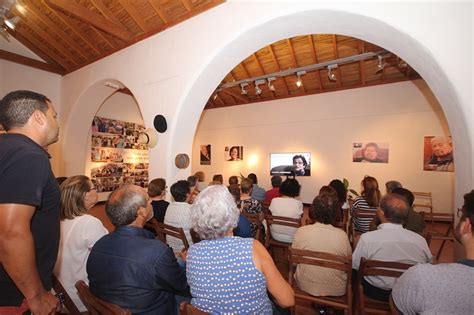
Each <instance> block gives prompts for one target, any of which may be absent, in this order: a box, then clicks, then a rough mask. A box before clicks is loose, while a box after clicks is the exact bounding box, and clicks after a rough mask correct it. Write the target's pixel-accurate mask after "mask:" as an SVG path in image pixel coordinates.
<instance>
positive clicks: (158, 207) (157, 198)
mask: <svg viewBox="0 0 474 315" xmlns="http://www.w3.org/2000/svg"><path fill="white" fill-rule="evenodd" d="M166 188H167V186H166V181H165V180H164V179H163V178H155V179H154V180H152V181H151V182H150V183H149V184H148V197H150V200H151V206H152V207H153V216H154V217H155V219H157V220H158V222H161V223H163V221H164V220H165V214H166V209H168V205H169V204H170V203H169V202H168V201H166V200H165V197H166Z"/></svg>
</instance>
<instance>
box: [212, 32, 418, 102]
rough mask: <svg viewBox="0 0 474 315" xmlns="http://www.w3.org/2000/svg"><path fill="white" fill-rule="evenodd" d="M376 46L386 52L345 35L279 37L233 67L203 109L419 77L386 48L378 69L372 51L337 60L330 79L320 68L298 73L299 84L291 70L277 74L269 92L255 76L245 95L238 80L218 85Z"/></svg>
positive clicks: (306, 64) (342, 56) (364, 51)
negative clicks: (350, 59)
mask: <svg viewBox="0 0 474 315" xmlns="http://www.w3.org/2000/svg"><path fill="white" fill-rule="evenodd" d="M380 51H384V49H383V48H382V47H378V46H376V45H374V44H371V43H368V42H364V41H362V40H360V39H357V38H353V37H348V36H343V35H333V34H323V35H305V36H297V37H292V38H287V39H283V40H280V41H277V42H275V43H273V44H271V45H269V46H266V47H263V48H262V49H260V50H258V51H257V52H255V53H253V54H252V55H250V56H248V57H247V58H246V59H245V60H243V61H242V62H240V63H239V64H238V65H237V66H235V67H234V69H232V70H231V71H230V72H229V73H228V74H227V75H226V76H225V78H224V79H223V80H222V82H221V84H220V85H219V86H218V87H217V88H216V91H214V93H213V94H212V95H211V96H210V98H209V100H208V102H207V105H206V109H211V108H219V107H225V106H234V105H242V104H249V103H255V102H263V101H270V100H275V99H282V98H287V97H297V96H304V95H310V94H317V93H325V92H332V91H338V90H344V89H352V88H360V87H365V86H373V85H379V84H387V83H394V82H400V81H406V80H413V79H418V78H420V76H419V75H418V73H416V72H415V71H414V70H413V69H412V68H411V67H410V65H408V64H407V63H406V62H404V61H403V60H401V59H400V58H399V57H397V56H396V55H394V54H393V53H390V52H386V53H384V54H383V56H384V59H383V64H385V66H384V67H383V69H382V70H380V69H379V68H378V64H379V61H378V58H377V56H375V58H371V59H367V60H363V61H355V62H350V63H346V64H342V65H339V66H338V67H337V69H335V70H333V72H334V74H335V75H336V78H337V79H336V80H335V81H332V80H329V78H328V70H327V69H326V68H325V67H323V68H322V69H318V70H314V71H308V72H307V73H306V74H304V75H302V76H301V80H302V84H301V86H300V87H298V86H297V85H296V81H297V76H296V74H294V73H292V74H291V75H287V76H284V77H278V76H277V78H276V80H275V81H272V84H273V86H274V90H273V91H272V90H271V89H270V88H269V86H268V85H267V84H262V85H259V88H261V89H262V92H261V94H257V93H256V91H255V85H254V83H253V80H252V83H249V85H248V86H246V87H245V90H246V92H247V94H242V92H241V87H240V86H239V85H237V86H234V87H230V88H222V85H224V84H229V83H232V82H236V81H241V80H245V79H249V78H259V77H262V76H265V75H268V74H271V73H279V72H281V71H285V70H288V69H296V68H301V67H305V66H309V65H313V64H321V63H323V64H324V63H330V62H331V61H333V60H338V59H341V58H345V57H351V56H356V55H360V54H363V53H368V52H374V53H375V52H380ZM378 70H379V71H378Z"/></svg>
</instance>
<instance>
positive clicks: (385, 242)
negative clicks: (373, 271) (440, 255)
mask: <svg viewBox="0 0 474 315" xmlns="http://www.w3.org/2000/svg"><path fill="white" fill-rule="evenodd" d="M409 208H410V206H409V205H408V202H407V201H406V199H405V197H403V196H400V195H397V194H387V195H385V196H384V197H383V198H382V199H381V201H380V207H379V209H378V210H377V216H378V217H379V219H380V221H381V222H382V223H381V224H380V225H379V226H378V227H377V230H376V231H372V232H367V233H364V234H362V235H361V237H360V239H359V242H357V246H356V248H355V250H354V254H353V255H352V268H353V269H355V270H358V269H359V264H360V259H361V257H365V258H366V259H370V260H383V261H393V262H401V263H406V264H417V263H429V262H431V259H432V255H431V252H430V249H429V248H428V245H427V244H426V240H425V239H424V238H423V237H422V236H421V235H419V234H417V233H414V232H412V231H409V230H406V229H404V228H403V226H402V224H403V223H404V222H405V220H406V217H407V215H408V209H409ZM394 281H395V279H394V278H390V277H379V276H370V277H365V278H364V279H363V286H364V293H365V294H366V295H367V296H368V297H370V298H374V299H377V300H381V301H388V297H389V295H390V292H391V289H392V287H393V284H394Z"/></svg>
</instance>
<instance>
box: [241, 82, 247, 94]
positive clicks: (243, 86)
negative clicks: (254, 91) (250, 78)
mask: <svg viewBox="0 0 474 315" xmlns="http://www.w3.org/2000/svg"><path fill="white" fill-rule="evenodd" d="M247 85H249V84H248V83H241V84H240V94H243V95H247V91H246V90H245V87H246V86H247Z"/></svg>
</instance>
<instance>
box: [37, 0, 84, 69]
mask: <svg viewBox="0 0 474 315" xmlns="http://www.w3.org/2000/svg"><path fill="white" fill-rule="evenodd" d="M33 3H34V1H30V2H29V3H28V13H29V14H31V15H32V16H34V17H35V18H36V19H37V20H39V21H41V22H42V23H44V24H45V25H46V26H47V27H48V28H49V29H50V31H51V32H53V33H55V34H56V36H58V37H59V38H60V39H61V40H62V41H64V42H65V43H67V44H68V45H69V46H70V47H72V48H73V49H74V52H75V53H78V54H80V55H81V56H82V57H84V58H85V60H87V56H86V55H85V54H84V53H83V51H82V48H81V47H80V46H79V45H78V44H77V43H76V42H75V41H74V40H72V39H71V37H70V36H69V35H68V34H66V33H65V32H64V31H63V30H62V29H61V28H59V27H57V26H56V25H55V24H54V23H53V22H51V20H50V19H48V18H46V17H45V15H44V14H43V13H41V12H40V11H39V9H38V7H36V5H34V4H33Z"/></svg>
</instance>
